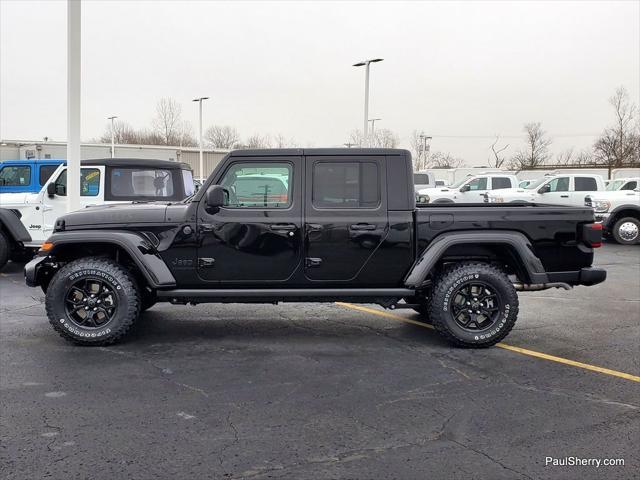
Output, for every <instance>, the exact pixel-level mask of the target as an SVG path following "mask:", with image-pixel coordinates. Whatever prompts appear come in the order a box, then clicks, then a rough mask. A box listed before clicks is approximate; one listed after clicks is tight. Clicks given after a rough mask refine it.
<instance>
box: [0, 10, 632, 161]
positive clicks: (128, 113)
mask: <svg viewBox="0 0 640 480" xmlns="http://www.w3.org/2000/svg"><path fill="white" fill-rule="evenodd" d="M82 8H83V11H82V42H83V43H82V62H83V65H82V138H83V139H90V138H95V137H98V136H100V135H101V134H102V133H103V132H104V130H105V127H106V122H107V121H106V117H108V116H110V115H118V116H119V117H120V118H121V119H123V120H125V121H127V122H129V123H130V124H132V125H133V126H134V127H145V126H148V125H149V124H150V122H151V119H152V117H153V115H154V109H155V104H156V102H157V100H158V99H159V98H161V97H172V98H174V99H176V100H177V101H179V102H180V103H181V104H182V107H183V115H184V117H185V119H187V120H190V121H191V122H192V124H193V127H194V132H195V128H196V127H197V106H196V104H195V103H192V102H191V99H192V98H193V97H195V96H210V97H211V100H209V101H208V102H206V103H205V109H204V112H205V113H204V119H205V121H204V123H205V126H207V125H210V124H222V125H232V126H235V127H237V129H238V130H239V131H240V133H241V134H242V135H243V136H245V137H246V136H249V135H251V134H254V133H262V134H266V133H269V134H277V133H282V134H284V135H285V136H287V137H292V138H294V139H296V140H297V141H298V142H299V143H300V144H302V145H313V146H337V145H341V144H342V143H344V142H345V141H347V139H348V135H349V132H350V131H352V130H354V129H356V128H362V118H363V96H364V95H363V84H364V69H363V68H354V67H352V66H351V65H352V64H353V63H355V62H356V61H359V60H362V59H365V58H373V57H382V58H384V61H383V62H382V63H377V64H375V65H373V66H372V72H371V102H370V116H371V117H380V118H382V119H383V120H382V121H381V122H380V123H379V124H378V125H379V127H381V128H382V127H386V128H390V129H392V130H393V131H395V132H397V133H398V135H399V136H400V139H401V143H402V145H403V146H408V142H409V137H410V134H411V132H412V130H414V129H418V130H424V132H425V133H427V134H428V135H432V136H433V137H434V139H433V141H432V150H440V151H446V152H450V153H452V154H454V155H456V156H459V157H461V158H463V159H464V160H465V162H466V163H467V164H468V165H478V164H482V163H485V162H486V159H487V156H488V154H489V145H490V144H491V143H492V138H478V137H490V136H491V135H494V134H496V133H499V134H502V135H503V136H506V137H508V136H516V138H507V139H506V140H505V143H510V144H511V146H510V148H509V150H508V154H512V153H513V152H514V151H515V150H516V149H517V148H519V147H520V146H521V145H522V139H521V138H519V137H518V136H519V135H521V133H522V125H523V124H524V123H526V122H530V121H539V122H542V124H543V127H544V128H545V129H546V130H547V131H548V132H549V133H550V134H551V136H552V137H553V139H554V143H553V149H554V151H555V152H559V151H562V150H564V149H566V148H567V147H570V146H575V147H577V148H583V147H589V146H590V145H591V144H592V143H593V140H594V136H595V135H597V134H598V133H599V132H600V131H602V129H603V128H604V127H605V126H606V125H607V124H609V123H611V121H612V120H613V113H612V111H611V108H610V106H609V105H608V104H607V99H608V98H609V97H610V96H611V95H612V94H613V93H614V91H615V89H616V87H618V86H620V85H623V86H625V87H626V88H627V89H628V90H629V93H630V94H631V96H632V98H633V100H634V102H636V103H638V98H639V97H640V2H638V1H626V2H612V1H607V2H589V1H583V2H579V1H574V2H566V3H564V2H551V1H547V2H506V1H500V2H470V1H468V2H459V3H454V2H446V3H445V2H442V3H441V2H407V3H400V2H393V3H387V2H295V3H294V2H256V3H254V2H232V3H225V2H206V1H199V2H188V1H180V2H177V1H176V2H172V1H162V2H151V1H143V2H133V1H85V2H83V5H82ZM0 30H1V33H0V40H1V45H0V137H1V138H2V139H41V138H42V137H44V136H48V137H50V138H52V139H55V140H64V139H65V138H66V1H42V2H30V1H14V0H0ZM452 137H456V138H452Z"/></svg>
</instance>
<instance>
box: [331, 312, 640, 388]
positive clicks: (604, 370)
mask: <svg viewBox="0 0 640 480" xmlns="http://www.w3.org/2000/svg"><path fill="white" fill-rule="evenodd" d="M336 305H340V306H341V307H346V308H350V309H352V310H358V311H360V312H365V313H371V314H373V315H377V316H379V317H386V318H391V319H393V320H399V321H401V322H405V323H411V324H413V325H418V326H420V327H425V328H429V329H431V330H433V326H432V325H429V324H426V323H423V322H418V321H416V320H411V319H410V318H405V317H402V316H400V315H395V314H393V313H389V312H384V311H382V310H376V309H375V308H369V307H363V306H361V305H353V304H351V303H344V302H336ZM496 347H498V348H503V349H505V350H509V351H511V352H516V353H520V354H522V355H528V356H530V357H535V358H541V359H543V360H548V361H550V362H556V363H562V364H564V365H570V366H572V367H577V368H582V369H584V370H590V371H592V372H598V373H604V374H605V375H611V376H613V377H618V378H624V379H625V380H631V381H632V382H640V377H639V376H637V375H631V374H630V373H624V372H619V371H617V370H611V369H609V368H604V367H598V366H596V365H590V364H588V363H582V362H576V361H575V360H569V359H568V358H562V357H556V356H555V355H548V354H546V353H542V352H536V351H535V350H529V349H526V348H521V347H514V346H513V345H508V344H506V343H502V342H500V343H497V344H496Z"/></svg>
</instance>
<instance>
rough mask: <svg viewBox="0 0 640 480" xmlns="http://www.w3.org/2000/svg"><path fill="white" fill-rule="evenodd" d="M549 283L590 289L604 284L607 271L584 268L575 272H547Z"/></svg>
mask: <svg viewBox="0 0 640 480" xmlns="http://www.w3.org/2000/svg"><path fill="white" fill-rule="evenodd" d="M547 277H548V278H549V282H561V283H568V284H569V285H584V286H587V287H590V286H591V285H597V284H599V283H602V282H604V281H605V280H606V279H607V271H606V270H603V269H602V268H592V267H589V268H582V269H580V270H578V271H573V272H547Z"/></svg>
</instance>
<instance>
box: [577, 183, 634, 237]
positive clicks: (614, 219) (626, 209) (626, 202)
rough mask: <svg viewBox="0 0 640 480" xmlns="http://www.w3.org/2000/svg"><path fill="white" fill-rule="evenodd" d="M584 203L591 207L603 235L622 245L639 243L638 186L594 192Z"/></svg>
mask: <svg viewBox="0 0 640 480" xmlns="http://www.w3.org/2000/svg"><path fill="white" fill-rule="evenodd" d="M584 204H585V205H586V206H587V207H591V208H593V211H594V213H595V217H596V221H598V222H601V223H602V227H603V230H604V233H605V235H607V236H611V237H613V238H614V240H615V241H616V242H618V243H620V244H622V245H636V244H638V243H640V188H636V189H635V190H615V191H604V192H598V193H594V194H593V195H588V196H587V197H586V198H585V202H584Z"/></svg>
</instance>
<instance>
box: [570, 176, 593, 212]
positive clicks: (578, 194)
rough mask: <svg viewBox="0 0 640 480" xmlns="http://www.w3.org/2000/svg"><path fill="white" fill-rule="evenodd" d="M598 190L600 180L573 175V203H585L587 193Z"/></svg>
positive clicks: (571, 196)
mask: <svg viewBox="0 0 640 480" xmlns="http://www.w3.org/2000/svg"><path fill="white" fill-rule="evenodd" d="M597 191H598V182H597V181H596V179H595V178H594V177H580V176H576V177H573V188H572V191H571V195H570V198H571V202H570V203H571V205H580V206H582V205H584V201H585V198H586V196H587V195H589V194H590V193H593V192H597Z"/></svg>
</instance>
